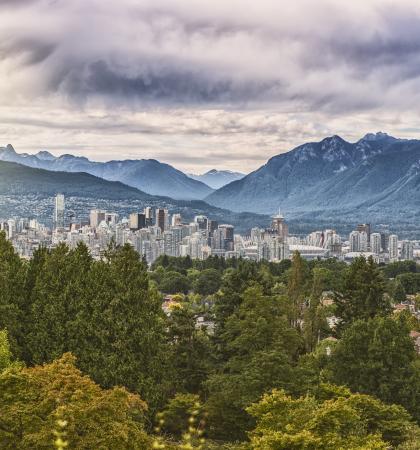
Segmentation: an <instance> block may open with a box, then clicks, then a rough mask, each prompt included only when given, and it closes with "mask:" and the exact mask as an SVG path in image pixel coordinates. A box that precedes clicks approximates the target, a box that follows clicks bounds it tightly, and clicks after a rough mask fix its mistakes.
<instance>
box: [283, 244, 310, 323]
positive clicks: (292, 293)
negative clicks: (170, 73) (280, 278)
mask: <svg viewBox="0 0 420 450" xmlns="http://www.w3.org/2000/svg"><path fill="white" fill-rule="evenodd" d="M306 282H307V266H306V262H305V261H304V259H303V258H302V257H301V256H300V253H299V252H295V253H294V254H293V257H292V267H291V269H290V274H289V280H288V285H287V291H288V292H287V293H288V296H289V300H290V302H291V304H292V315H291V325H292V326H294V327H299V324H300V321H301V319H302V318H303V309H304V301H305V293H306V287H307V286H306Z"/></svg>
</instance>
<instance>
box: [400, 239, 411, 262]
mask: <svg viewBox="0 0 420 450" xmlns="http://www.w3.org/2000/svg"><path fill="white" fill-rule="evenodd" d="M401 259H402V260H406V261H412V260H413V259H414V244H413V242H412V241H402V243H401Z"/></svg>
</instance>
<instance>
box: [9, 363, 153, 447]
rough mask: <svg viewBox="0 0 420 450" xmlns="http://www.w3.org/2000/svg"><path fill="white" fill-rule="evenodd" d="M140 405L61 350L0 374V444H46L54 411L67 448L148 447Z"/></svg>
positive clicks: (53, 424) (51, 437)
mask: <svg viewBox="0 0 420 450" xmlns="http://www.w3.org/2000/svg"><path fill="white" fill-rule="evenodd" d="M145 409H146V405H145V403H144V402H143V401H142V400H141V399H140V398H139V397H138V396H137V395H133V394H130V393H128V392H127V391H126V390H125V389H124V388H113V389H111V390H103V389H101V388H100V387H99V386H98V385H96V384H95V383H93V382H92V381H91V380H90V379H89V378H88V377H86V376H83V375H82V373H81V372H80V371H79V370H78V369H76V367H75V359H74V357H73V356H72V355H70V354H65V355H64V356H63V357H62V358H61V359H59V360H57V361H55V362H53V363H51V364H48V365H44V366H36V367H32V368H24V369H22V368H12V369H9V370H6V371H4V372H3V373H1V374H0V411H1V415H0V442H1V448H2V449H5V450H8V449H10V450H12V449H16V448H21V449H34V448H36V449H50V448H52V443H53V441H54V435H53V431H54V430H55V428H56V420H57V415H59V416H60V417H61V418H62V420H65V421H66V422H67V425H66V430H65V431H66V439H67V441H68V442H69V443H70V446H69V448H77V449H86V450H88V449H89V450H90V449H93V448H112V449H120V448H121V449H122V448H126V449H133V450H134V449H138V448H149V445H150V440H149V438H148V437H147V435H146V433H145V431H144V414H145Z"/></svg>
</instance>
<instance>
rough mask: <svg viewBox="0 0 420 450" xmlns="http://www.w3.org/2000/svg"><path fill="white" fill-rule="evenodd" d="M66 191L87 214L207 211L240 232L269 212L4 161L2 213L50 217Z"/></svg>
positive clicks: (69, 203) (71, 206)
mask: <svg viewBox="0 0 420 450" xmlns="http://www.w3.org/2000/svg"><path fill="white" fill-rule="evenodd" d="M57 193H62V194H64V195H65V197H66V210H67V211H68V212H70V211H71V213H72V214H74V215H75V217H76V218H77V219H78V220H86V219H87V218H88V215H89V211H90V210H91V209H96V208H100V209H107V210H109V211H114V212H117V213H119V214H120V215H122V216H127V215H128V214H130V213H131V212H135V211H141V210H142V209H143V208H144V207H145V206H152V207H156V208H167V209H168V210H169V211H170V212H171V213H173V212H178V213H181V215H182V217H183V219H184V220H192V219H193V217H194V216H195V215H200V214H204V215H208V216H209V217H211V218H212V219H213V220H217V221H218V222H219V223H231V224H233V225H235V227H236V228H237V230H238V231H239V232H246V231H247V230H248V229H249V228H251V227H252V226H254V225H255V224H257V225H258V226H264V225H266V224H267V223H268V221H269V218H268V217H267V216H263V215H258V214H253V213H236V212H231V211H228V210H224V209H221V208H218V207H215V206H211V205H209V204H207V203H205V202H204V201H202V200H190V201H188V200H174V199H172V198H169V197H162V196H156V195H151V194H147V193H145V192H142V191H140V190H139V189H137V188H134V187H131V186H127V185H125V184H123V183H121V182H117V181H108V180H105V179H103V178H100V177H96V176H94V175H91V174H88V173H85V172H81V173H78V172H58V171H49V170H45V169H37V168H33V167H28V166H25V165H22V164H17V163H13V162H6V161H0V218H2V219H8V218H10V217H28V218H36V219H38V220H40V221H42V222H44V223H50V222H51V218H52V212H53V205H54V202H53V197H54V196H55V195H56V194H57Z"/></svg>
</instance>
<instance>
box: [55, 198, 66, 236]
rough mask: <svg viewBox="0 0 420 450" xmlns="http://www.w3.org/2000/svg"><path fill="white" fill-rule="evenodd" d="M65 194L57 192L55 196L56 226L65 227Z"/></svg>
mask: <svg viewBox="0 0 420 450" xmlns="http://www.w3.org/2000/svg"><path fill="white" fill-rule="evenodd" d="M64 208H65V202H64V195H63V194H57V195H56V196H55V205H54V227H55V228H64Z"/></svg>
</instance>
